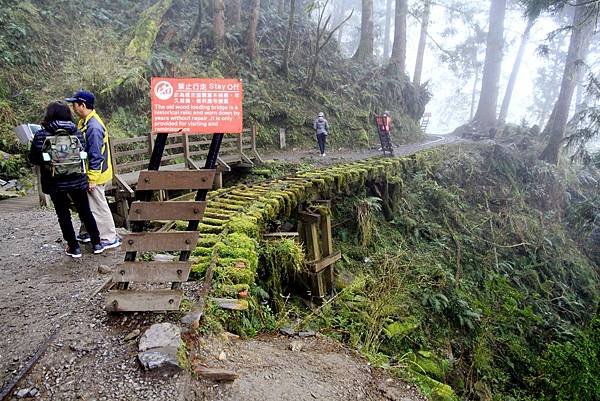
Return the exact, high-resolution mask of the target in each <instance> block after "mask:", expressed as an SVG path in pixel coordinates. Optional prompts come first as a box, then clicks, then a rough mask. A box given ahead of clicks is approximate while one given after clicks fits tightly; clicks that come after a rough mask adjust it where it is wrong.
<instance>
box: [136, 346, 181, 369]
mask: <svg viewBox="0 0 600 401" xmlns="http://www.w3.org/2000/svg"><path fill="white" fill-rule="evenodd" d="M177 351H178V348H175V347H159V348H152V349H150V350H148V351H144V352H140V353H139V354H138V359H139V361H140V363H141V364H142V366H143V367H144V369H146V370H150V369H157V368H162V367H166V368H175V369H180V368H181V366H180V365H179V360H178V359H177Z"/></svg>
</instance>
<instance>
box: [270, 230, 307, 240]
mask: <svg viewBox="0 0 600 401" xmlns="http://www.w3.org/2000/svg"><path fill="white" fill-rule="evenodd" d="M299 235H300V234H298V233H297V232H296V231H290V232H278V233H266V234H263V238H267V239H279V238H288V237H298V236H299Z"/></svg>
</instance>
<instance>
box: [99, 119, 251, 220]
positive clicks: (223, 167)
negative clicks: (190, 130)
mask: <svg viewBox="0 0 600 401" xmlns="http://www.w3.org/2000/svg"><path fill="white" fill-rule="evenodd" d="M154 139H155V135H153V134H147V135H144V136H138V137H133V138H122V139H121V138H118V139H111V140H110V150H111V156H112V167H113V173H114V175H113V181H112V187H111V191H113V190H114V195H115V201H116V203H117V209H118V211H117V214H118V215H120V216H122V217H125V216H127V214H128V209H129V203H130V202H131V199H132V198H133V197H134V193H135V192H134V188H135V186H136V185H137V181H138V177H139V174H140V171H143V170H146V168H147V167H148V162H149V160H150V155H151V154H152V147H153V144H154ZM210 142H211V135H200V134H183V133H173V134H169V137H168V139H167V144H166V145H165V150H164V153H163V157H162V160H161V164H160V165H161V167H160V169H161V170H183V169H193V170H197V169H201V168H203V167H204V161H205V157H206V155H207V154H208V149H209V147H210ZM255 163H262V159H261V157H260V155H259V154H258V151H257V150H256V127H255V126H253V127H252V128H246V129H244V130H243V132H242V133H241V134H226V135H225V137H224V138H223V140H222V144H221V149H220V152H219V158H218V159H217V164H218V165H217V171H216V174H215V179H214V187H216V188H220V187H222V184H223V176H222V174H223V172H226V171H231V168H232V166H247V167H250V166H253V165H254V164H255Z"/></svg>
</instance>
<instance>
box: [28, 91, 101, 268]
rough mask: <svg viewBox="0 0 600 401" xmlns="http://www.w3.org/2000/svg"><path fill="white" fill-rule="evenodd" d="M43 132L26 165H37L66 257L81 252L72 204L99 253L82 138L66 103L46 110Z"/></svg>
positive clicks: (34, 141) (34, 142) (35, 137)
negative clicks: (52, 205)
mask: <svg viewBox="0 0 600 401" xmlns="http://www.w3.org/2000/svg"><path fill="white" fill-rule="evenodd" d="M41 125H42V129H41V130H39V131H37V132H36V133H35V136H34V137H33V141H32V142H31V148H30V151H29V156H28V158H29V161H30V162H31V163H32V164H36V165H39V166H40V167H41V168H40V175H41V184H42V191H43V192H44V193H45V194H48V195H50V199H52V203H53V204H54V209H55V211H56V216H57V217H58V223H59V225H60V229H61V231H62V235H63V238H64V240H65V241H66V242H67V246H66V248H65V253H66V254H67V255H69V256H71V257H73V258H80V257H81V248H80V246H79V242H78V241H77V238H76V236H75V230H74V229H73V223H72V221H71V212H70V209H69V207H70V205H71V204H73V205H74V206H75V209H76V210H77V213H78V214H79V219H80V220H81V221H82V222H83V223H84V224H85V226H86V227H87V228H88V231H89V233H90V236H91V239H92V240H91V243H92V249H93V252H94V253H95V254H98V253H102V252H103V251H104V247H103V246H102V244H101V243H100V233H99V232H98V226H97V225H96V220H95V219H94V215H93V214H92V211H91V210H90V205H89V201H88V196H87V190H88V178H87V175H86V174H85V159H86V157H87V155H86V153H85V151H84V147H83V145H82V144H83V135H82V134H81V132H80V131H79V130H78V129H77V127H76V126H75V124H74V123H73V121H72V114H71V109H70V108H69V106H68V105H67V104H66V103H63V102H52V103H50V104H49V105H48V107H47V108H46V115H45V116H44V120H43V121H42V123H41Z"/></svg>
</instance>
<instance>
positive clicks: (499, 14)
mask: <svg viewBox="0 0 600 401" xmlns="http://www.w3.org/2000/svg"><path fill="white" fill-rule="evenodd" d="M505 13H506V0H492V4H491V6H490V18H489V21H490V27H489V31H488V35H487V48H486V50H485V62H484V64H483V76H482V77H481V94H480V95H479V104H478V105H477V111H476V112H475V117H474V119H475V121H477V123H478V125H479V128H480V129H483V130H487V129H488V128H489V127H492V126H495V125H496V111H497V110H496V108H497V106H498V82H499V81H500V68H501V66H502V48H503V47H504V15H505Z"/></svg>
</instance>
